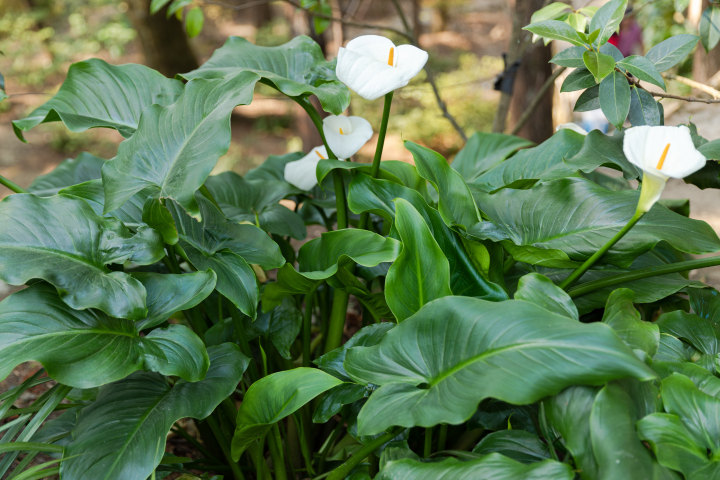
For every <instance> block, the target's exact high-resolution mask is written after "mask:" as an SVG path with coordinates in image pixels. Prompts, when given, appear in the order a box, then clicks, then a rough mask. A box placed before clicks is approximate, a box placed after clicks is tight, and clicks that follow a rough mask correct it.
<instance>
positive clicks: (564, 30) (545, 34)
mask: <svg viewBox="0 0 720 480" xmlns="http://www.w3.org/2000/svg"><path fill="white" fill-rule="evenodd" d="M523 30H528V31H530V32H532V33H534V34H535V35H537V36H539V37H542V38H548V39H552V40H563V41H565V42H569V43H571V44H573V45H577V46H583V45H585V42H583V41H582V39H581V38H580V36H579V35H578V34H577V32H576V31H575V29H574V28H572V27H571V26H570V25H568V24H567V23H565V22H560V21H558V20H545V21H542V22H536V23H531V24H530V25H528V26H527V27H524V28H523Z"/></svg>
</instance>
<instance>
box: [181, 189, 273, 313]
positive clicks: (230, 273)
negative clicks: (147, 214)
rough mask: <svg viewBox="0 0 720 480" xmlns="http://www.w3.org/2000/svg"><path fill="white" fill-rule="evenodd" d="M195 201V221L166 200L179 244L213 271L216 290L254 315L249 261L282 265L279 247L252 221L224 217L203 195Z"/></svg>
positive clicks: (268, 266) (254, 292) (254, 284)
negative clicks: (238, 222) (239, 221)
mask: <svg viewBox="0 0 720 480" xmlns="http://www.w3.org/2000/svg"><path fill="white" fill-rule="evenodd" d="M196 202H197V205H198V207H199V210H198V211H199V212H200V214H201V217H202V220H201V221H199V222H198V221H196V220H195V219H194V218H192V217H190V216H189V215H188V214H187V213H185V211H184V210H183V209H182V208H180V206H179V205H177V204H176V203H175V202H167V208H168V210H169V211H170V214H171V215H172V217H173V219H174V220H175V225H176V226H177V231H178V236H179V238H180V242H179V243H180V245H181V246H182V248H183V249H184V250H185V253H187V255H188V258H189V259H190V261H191V262H192V264H193V265H194V266H195V268H197V269H198V270H206V269H208V268H210V269H212V270H214V271H215V273H216V274H217V289H218V291H219V292H220V293H222V294H223V295H225V296H226V297H227V298H228V299H229V300H230V301H232V302H233V303H234V304H235V305H236V306H237V307H238V308H239V309H240V310H241V311H242V312H243V313H244V314H246V315H248V316H249V317H251V318H255V316H256V314H257V311H256V309H257V303H258V297H259V291H258V286H257V280H256V278H255V274H254V273H253V270H252V268H251V267H250V264H258V265H260V266H261V267H263V268H266V269H271V268H278V267H280V266H282V265H283V263H284V262H285V259H284V258H283V256H282V254H281V253H280V247H278V245H277V244H276V243H275V242H273V241H272V239H271V238H270V237H269V236H268V235H267V234H266V233H265V232H263V231H262V230H261V229H259V228H257V227H256V226H255V225H248V224H242V225H240V224H237V223H235V222H232V221H230V220H228V219H227V218H225V216H224V215H223V214H222V212H220V211H219V210H218V209H217V208H216V207H215V206H214V205H213V204H212V203H211V202H210V201H209V200H208V199H206V198H205V197H203V196H201V195H199V194H198V195H197V196H196ZM283 208H284V207H283Z"/></svg>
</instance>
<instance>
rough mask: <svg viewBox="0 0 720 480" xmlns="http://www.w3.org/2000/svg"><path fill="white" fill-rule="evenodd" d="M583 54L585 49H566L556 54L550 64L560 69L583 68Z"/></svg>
mask: <svg viewBox="0 0 720 480" xmlns="http://www.w3.org/2000/svg"><path fill="white" fill-rule="evenodd" d="M585 52H587V50H586V49H585V47H580V46H575V47H568V48H566V49H564V50H561V51H560V52H558V53H557V54H556V55H555V56H554V57H553V58H552V59H551V60H550V62H551V63H554V64H555V65H559V66H561V67H568V68H585V62H584V61H583V54H584V53H585Z"/></svg>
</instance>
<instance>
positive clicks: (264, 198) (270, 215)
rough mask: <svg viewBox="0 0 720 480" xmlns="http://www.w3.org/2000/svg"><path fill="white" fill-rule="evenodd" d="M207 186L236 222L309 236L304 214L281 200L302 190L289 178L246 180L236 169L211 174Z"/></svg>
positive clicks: (206, 182) (283, 232)
mask: <svg viewBox="0 0 720 480" xmlns="http://www.w3.org/2000/svg"><path fill="white" fill-rule="evenodd" d="M205 186H206V187H207V188H208V190H209V191H210V193H211V194H212V196H213V198H214V199H215V201H216V202H218V204H219V205H220V208H221V209H222V211H223V213H224V214H225V215H226V216H227V217H228V218H229V219H230V220H232V221H234V222H250V223H256V222H257V224H258V226H259V227H260V228H262V229H263V230H265V231H266V232H268V233H275V234H278V235H283V236H285V235H290V236H291V237H293V238H296V239H298V240H302V239H304V238H305V237H306V236H307V230H306V228H305V223H304V222H303V220H302V218H300V216H299V215H298V214H297V213H295V212H293V211H292V210H290V209H289V208H286V207H284V206H283V205H280V203H279V202H280V200H282V199H283V198H285V197H287V196H288V195H293V194H297V193H300V191H299V190H298V189H297V188H295V187H293V186H292V185H290V184H289V183H287V182H285V181H272V180H244V179H243V178H242V177H241V176H240V175H238V174H237V173H235V172H223V173H221V174H220V175H213V176H211V177H209V178H208V179H207V180H206V181H205Z"/></svg>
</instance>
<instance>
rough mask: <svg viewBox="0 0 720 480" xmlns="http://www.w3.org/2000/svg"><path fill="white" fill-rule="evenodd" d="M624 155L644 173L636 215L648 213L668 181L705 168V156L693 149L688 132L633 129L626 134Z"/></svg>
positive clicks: (685, 130) (681, 130) (667, 128)
mask: <svg viewBox="0 0 720 480" xmlns="http://www.w3.org/2000/svg"><path fill="white" fill-rule="evenodd" d="M623 152H624V153H625V156H626V157H627V159H628V160H629V161H630V163H632V164H633V165H635V166H636V167H638V168H640V169H641V170H642V171H643V182H642V190H641V192H640V201H639V203H638V211H639V212H647V211H649V210H650V207H652V206H653V204H655V202H657V201H658V199H660V195H661V194H662V191H663V189H664V188H665V182H667V180H668V178H685V177H687V176H688V175H690V174H692V173H695V172H697V171H698V170H700V169H701V168H702V167H704V166H705V162H706V161H707V160H706V159H705V156H704V155H703V154H702V153H700V152H699V151H697V149H695V145H694V144H693V141H692V137H691V136H690V129H689V128H688V127H686V126H684V125H681V126H679V127H663V126H660V127H649V126H642V127H633V128H629V129H628V130H626V131H625V138H624V140H623Z"/></svg>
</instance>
